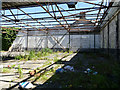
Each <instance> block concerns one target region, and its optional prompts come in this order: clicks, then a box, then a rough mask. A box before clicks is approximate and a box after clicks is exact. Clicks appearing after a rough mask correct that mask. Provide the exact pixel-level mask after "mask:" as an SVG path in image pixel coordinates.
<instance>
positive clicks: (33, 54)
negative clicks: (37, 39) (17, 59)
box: [28, 50, 36, 60]
mask: <svg viewBox="0 0 120 90" xmlns="http://www.w3.org/2000/svg"><path fill="white" fill-rule="evenodd" d="M35 56H36V55H35V51H33V50H31V51H30V52H29V57H28V59H29V60H32V59H33V58H35Z"/></svg>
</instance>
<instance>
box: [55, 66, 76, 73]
mask: <svg viewBox="0 0 120 90" xmlns="http://www.w3.org/2000/svg"><path fill="white" fill-rule="evenodd" d="M67 71H71V72H74V68H73V67H72V66H69V65H67V66H65V67H64V68H58V69H57V70H56V73H63V72H67Z"/></svg>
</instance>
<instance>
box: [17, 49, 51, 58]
mask: <svg viewBox="0 0 120 90" xmlns="http://www.w3.org/2000/svg"><path fill="white" fill-rule="evenodd" d="M52 53H53V50H52V49H49V48H44V49H42V50H41V51H39V52H35V51H34V50H31V51H30V52H29V55H25V56H22V55H19V56H15V59H17V60H38V59H48V58H47V57H45V56H48V55H49V54H52Z"/></svg>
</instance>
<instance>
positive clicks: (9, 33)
mask: <svg viewBox="0 0 120 90" xmlns="http://www.w3.org/2000/svg"><path fill="white" fill-rule="evenodd" d="M11 29H16V30H17V29H19V28H15V27H9V28H1V30H2V31H3V32H5V33H2V50H5V51H7V50H8V49H9V47H10V46H11V44H12V43H13V41H14V40H15V38H16V34H17V33H18V32H17V31H15V30H11Z"/></svg>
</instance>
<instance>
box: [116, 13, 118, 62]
mask: <svg viewBox="0 0 120 90" xmlns="http://www.w3.org/2000/svg"><path fill="white" fill-rule="evenodd" d="M116 50H117V52H116V55H117V60H119V14H118V15H117V21H116Z"/></svg>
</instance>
